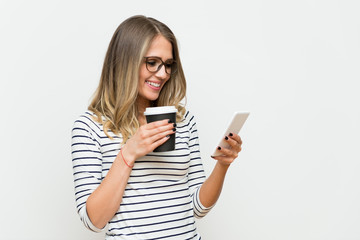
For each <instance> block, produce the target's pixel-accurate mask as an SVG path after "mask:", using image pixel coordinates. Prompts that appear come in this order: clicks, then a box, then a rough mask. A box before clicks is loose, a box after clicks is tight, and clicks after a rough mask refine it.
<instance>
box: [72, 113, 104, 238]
mask: <svg viewBox="0 0 360 240" xmlns="http://www.w3.org/2000/svg"><path fill="white" fill-rule="evenodd" d="M96 127H98V126H97V125H95V123H94V122H92V121H90V120H89V119H88V118H87V117H84V116H83V117H80V118H79V119H78V120H77V121H75V123H74V125H73V129H72V134H71V135H72V144H71V155H72V165H73V176H74V187H75V200H76V208H77V211H78V214H79V216H80V219H81V221H82V222H83V223H84V225H85V226H86V227H87V228H88V229H90V230H92V231H94V232H100V231H101V230H102V229H99V228H97V227H95V226H94V225H93V224H92V222H91V221H90V218H89V216H88V214H87V211H86V201H87V199H88V197H89V196H90V194H91V193H92V192H93V191H94V190H95V189H96V188H97V187H98V186H99V185H100V183H101V171H102V154H101V152H100V144H99V141H98V140H97V139H99V138H98V136H97V134H96V132H95V131H94V130H93V128H96Z"/></svg>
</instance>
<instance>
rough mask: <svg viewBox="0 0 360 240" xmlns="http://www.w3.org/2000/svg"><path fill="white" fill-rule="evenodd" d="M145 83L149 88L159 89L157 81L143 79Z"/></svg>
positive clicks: (159, 84) (159, 85)
mask: <svg viewBox="0 0 360 240" xmlns="http://www.w3.org/2000/svg"><path fill="white" fill-rule="evenodd" d="M145 83H146V85H147V86H149V87H150V88H151V89H154V90H160V87H161V83H159V82H151V81H145Z"/></svg>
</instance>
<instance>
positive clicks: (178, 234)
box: [71, 111, 210, 240]
mask: <svg viewBox="0 0 360 240" xmlns="http://www.w3.org/2000/svg"><path fill="white" fill-rule="evenodd" d="M92 116H95V115H94V113H93V112H91V111H87V112H85V114H84V115H82V116H80V117H79V118H78V119H77V120H76V121H75V123H74V126H73V129H72V145H71V147H72V163H73V175H74V183H75V199H76V206H77V210H78V213H79V215H80V218H81V220H82V222H83V223H84V224H85V226H86V227H87V228H89V229H90V230H92V231H95V232H99V231H101V230H102V229H98V228H96V227H95V226H94V225H93V224H92V223H91V221H90V219H89V216H88V215H87V211H86V201H87V198H88V197H89V196H90V194H91V193H92V192H93V191H94V190H95V189H96V188H97V187H98V186H99V184H100V183H101V181H102V180H103V179H104V178H105V176H106V174H107V172H108V171H109V169H110V167H111V165H112V163H113V161H114V160H115V158H116V156H117V154H118V152H119V151H120V148H121V142H122V138H121V136H117V135H115V134H113V133H112V132H111V131H109V135H110V136H112V137H113V139H112V140H111V139H110V138H108V137H107V136H106V135H105V133H104V131H103V126H102V125H101V124H99V123H97V122H96V121H94V120H93V118H92ZM204 180H205V173H204V169H203V165H202V162H201V158H200V149H199V139H198V133H197V128H196V122H195V119H194V116H193V115H192V114H191V113H190V112H186V114H185V115H184V118H183V120H182V121H181V122H178V123H177V127H176V138H175V150H173V151H169V152H151V153H149V154H147V155H145V156H143V157H140V158H138V159H137V160H136V162H135V164H134V167H133V169H132V172H131V174H130V178H129V180H128V183H127V186H126V188H125V191H124V195H123V198H122V202H121V204H120V207H119V209H118V211H117V213H116V214H115V215H114V217H113V218H112V219H111V220H110V221H109V223H108V226H107V229H108V230H107V233H106V239H181V240H184V239H201V237H200V235H199V233H198V231H197V228H196V224H195V218H201V217H203V216H205V215H206V213H207V212H208V211H209V210H210V208H205V207H204V206H203V205H202V204H201V202H200V200H199V189H200V186H201V185H202V183H203V182H204Z"/></svg>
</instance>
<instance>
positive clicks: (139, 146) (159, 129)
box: [122, 119, 176, 165]
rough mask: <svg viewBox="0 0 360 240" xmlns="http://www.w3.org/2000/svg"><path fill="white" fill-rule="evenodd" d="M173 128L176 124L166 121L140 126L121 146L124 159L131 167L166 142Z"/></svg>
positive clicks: (173, 131) (172, 132)
mask: <svg viewBox="0 0 360 240" xmlns="http://www.w3.org/2000/svg"><path fill="white" fill-rule="evenodd" d="M175 127H176V124H175V123H169V120H168V119H166V120H161V121H156V122H151V123H148V124H145V125H142V126H141V127H140V128H139V129H138V130H137V131H136V133H135V134H134V135H133V136H132V137H131V138H129V140H128V141H127V142H126V144H125V145H124V146H123V148H122V151H123V154H124V158H125V159H126V160H127V161H128V163H129V164H131V165H133V164H134V162H135V160H136V159H137V158H139V157H141V156H144V155H146V154H148V153H149V152H152V151H153V150H154V149H155V148H157V147H158V146H160V145H161V144H163V143H164V142H166V141H167V140H168V139H169V137H170V135H171V134H174V133H175V131H176V129H175Z"/></svg>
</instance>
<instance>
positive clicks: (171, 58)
mask: <svg viewBox="0 0 360 240" xmlns="http://www.w3.org/2000/svg"><path fill="white" fill-rule="evenodd" d="M145 57H146V58H158V59H161V61H163V62H166V61H169V60H173V61H175V60H174V58H168V59H166V60H165V61H164V60H163V59H162V58H161V57H158V56H145Z"/></svg>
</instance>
